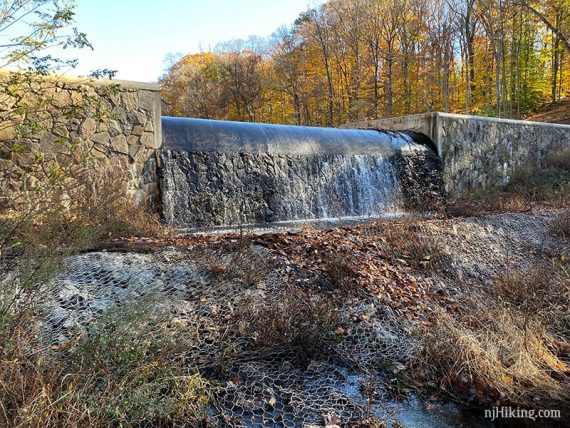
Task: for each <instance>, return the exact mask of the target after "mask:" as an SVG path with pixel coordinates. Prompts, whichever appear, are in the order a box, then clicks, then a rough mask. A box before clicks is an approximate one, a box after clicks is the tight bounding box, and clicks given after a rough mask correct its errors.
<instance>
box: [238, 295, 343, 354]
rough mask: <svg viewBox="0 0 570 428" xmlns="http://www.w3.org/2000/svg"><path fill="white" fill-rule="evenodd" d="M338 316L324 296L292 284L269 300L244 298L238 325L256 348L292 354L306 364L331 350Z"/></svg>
mask: <svg viewBox="0 0 570 428" xmlns="http://www.w3.org/2000/svg"><path fill="white" fill-rule="evenodd" d="M339 319H340V318H339V315H338V313H337V312H336V307H335V305H333V304H332V303H331V301H330V300H329V299H327V298H326V297H324V296H320V295H315V296H309V295H304V294H303V293H302V291H301V290H297V289H293V288H291V289H287V290H284V291H282V292H281V293H280V294H278V295H277V296H274V297H272V298H271V299H270V300H269V301H258V300H249V301H247V302H245V303H244V304H243V305H242V306H241V309H240V313H239V314H238V325H239V326H240V330H242V333H244V334H246V335H247V336H248V337H250V338H251V339H252V345H253V347H254V348H255V349H257V350H258V351H259V352H262V353H269V354H277V355H279V354H281V355H284V356H292V357H294V358H295V359H296V360H297V361H298V362H299V363H301V364H305V363H307V362H308V361H310V360H311V359H313V358H316V357H319V356H323V355H326V354H328V353H330V348H331V344H332V343H333V342H334V341H335V339H336V335H335V328H336V327H337V324H338V322H339Z"/></svg>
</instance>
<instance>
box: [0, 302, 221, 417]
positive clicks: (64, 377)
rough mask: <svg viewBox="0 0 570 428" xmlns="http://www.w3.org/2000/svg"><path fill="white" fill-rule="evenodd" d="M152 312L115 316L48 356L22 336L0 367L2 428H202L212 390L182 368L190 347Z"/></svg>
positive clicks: (134, 309)
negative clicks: (177, 427)
mask: <svg viewBox="0 0 570 428" xmlns="http://www.w3.org/2000/svg"><path fill="white" fill-rule="evenodd" d="M152 307H153V311H150V310H149V308H150V306H149V305H148V304H146V303H144V304H141V303H138V304H131V305H129V306H127V307H123V308H120V310H116V311H110V312H108V313H107V314H106V315H105V316H104V318H103V319H101V320H100V321H99V322H97V323H96V324H94V325H92V326H91V327H90V329H89V332H88V334H87V336H86V337H84V338H82V339H77V340H75V341H71V342H68V343H63V344H61V345H58V346H52V347H51V348H50V349H45V348H43V347H42V346H41V343H39V342H38V339H37V337H36V336H34V335H33V334H31V332H30V330H29V329H24V328H19V329H18V331H17V334H16V335H14V336H13V338H12V340H11V342H10V346H9V347H4V348H3V349H2V351H3V354H2V359H0V425H2V426H6V427H16V426H29V427H37V426H42V427H76V426H94V427H106V426H171V425H176V424H182V423H186V424H189V425H192V426H199V425H200V424H205V422H206V421H207V418H208V417H207V411H206V407H207V405H208V403H209V402H210V400H211V399H212V393H213V391H214V390H213V387H212V386H211V385H210V384H209V383H208V382H207V381H206V380H204V379H203V378H202V377H200V376H199V374H198V373H197V372H195V371H193V370H192V369H191V368H188V367H186V366H185V364H184V362H183V359H182V358H180V357H179V356H180V355H181V354H182V353H183V351H184V349H185V347H186V346H190V344H187V343H186V340H185V338H184V337H183V336H180V335H176V334H174V333H171V332H169V331H167V330H166V329H165V327H164V325H165V323H164V322H163V321H164V320H163V318H162V316H161V314H160V312H157V311H156V305H153V306H152ZM149 313H152V314H153V315H150V316H149Z"/></svg>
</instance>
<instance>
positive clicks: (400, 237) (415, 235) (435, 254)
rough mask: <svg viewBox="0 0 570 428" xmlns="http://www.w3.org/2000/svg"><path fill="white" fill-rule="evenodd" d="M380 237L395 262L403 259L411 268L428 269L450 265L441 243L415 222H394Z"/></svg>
mask: <svg viewBox="0 0 570 428" xmlns="http://www.w3.org/2000/svg"><path fill="white" fill-rule="evenodd" d="M381 239H382V241H383V243H384V245H385V246H386V249H387V252H388V254H389V255H390V256H391V258H392V260H393V261H394V262H395V263H396V264H397V263H398V261H402V260H404V261H405V262H406V263H407V264H408V265H409V266H412V267H413V268H416V269H422V270H429V271H435V270H438V271H442V270H446V269H447V268H448V267H449V265H450V256H449V255H448V254H447V252H446V251H445V249H444V247H443V244H442V243H441V242H440V241H439V240H438V238H437V237H436V236H435V235H432V234H430V233H429V232H427V231H425V230H422V227H421V225H420V224H418V223H417V222H412V221H410V222H404V223H401V224H395V225H394V226H391V227H390V228H388V229H385V230H384V231H383V233H382V235H381Z"/></svg>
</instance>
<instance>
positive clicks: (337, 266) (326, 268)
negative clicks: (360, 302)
mask: <svg viewBox="0 0 570 428" xmlns="http://www.w3.org/2000/svg"><path fill="white" fill-rule="evenodd" d="M350 257H351V256H350V254H349V253H347V252H344V253H333V254H327V255H325V257H324V263H323V272H322V276H321V278H320V285H321V287H322V288H323V289H325V290H332V291H334V290H339V291H349V290H351V289H353V288H354V287H353V286H354V284H355V280H356V279H357V277H358V274H357V272H356V271H355V268H354V263H352V262H351V260H350Z"/></svg>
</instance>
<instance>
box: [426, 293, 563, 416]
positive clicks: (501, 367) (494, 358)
mask: <svg viewBox="0 0 570 428" xmlns="http://www.w3.org/2000/svg"><path fill="white" fill-rule="evenodd" d="M523 325H526V327H523ZM423 339H424V349H423V352H422V353H421V354H420V355H419V356H418V358H417V361H416V364H417V366H418V367H420V371H421V375H422V376H423V377H425V378H426V380H428V381H435V382H437V383H438V385H439V387H440V388H441V389H443V390H444V391H448V392H449V393H451V395H452V396H454V397H455V398H457V399H459V400H461V401H475V402H479V403H480V404H484V405H488V404H490V403H494V402H496V401H499V402H501V403H503V404H510V405H515V406H521V407H527V408H528V407H530V408H559V409H560V408H564V409H565V408H568V406H569V405H570V390H569V389H568V387H567V385H568V381H569V379H568V375H567V374H566V373H567V370H568V367H567V366H566V365H565V363H564V362H563V361H561V360H560V359H559V358H558V357H557V356H556V355H555V353H553V352H552V350H551V349H550V348H549V346H547V343H549V341H551V340H552V338H550V337H549V335H548V333H547V332H546V330H545V328H544V326H543V325H542V324H541V323H539V322H537V321H532V322H527V321H526V320H523V319H522V317H521V315H520V314H519V313H518V312H517V311H515V310H513V309H511V308H508V307H500V306H498V307H492V306H490V305H489V304H488V302H486V303H483V302H481V301H477V300H475V299H473V300H471V301H469V302H464V306H463V308H462V313H461V314H456V315H452V314H449V313H447V312H445V311H444V310H443V309H441V310H438V311H437V312H436V313H435V318H434V322H433V325H432V326H431V327H429V328H427V329H425V331H424V336H423Z"/></svg>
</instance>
